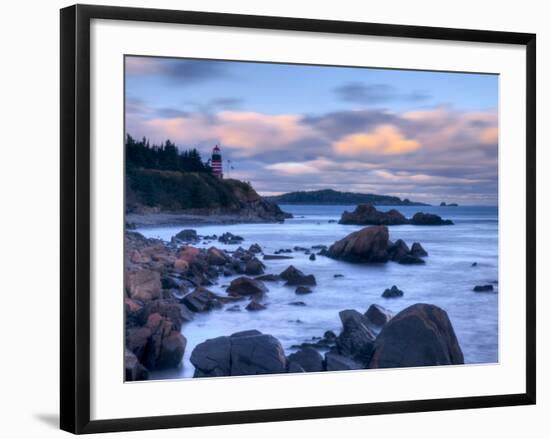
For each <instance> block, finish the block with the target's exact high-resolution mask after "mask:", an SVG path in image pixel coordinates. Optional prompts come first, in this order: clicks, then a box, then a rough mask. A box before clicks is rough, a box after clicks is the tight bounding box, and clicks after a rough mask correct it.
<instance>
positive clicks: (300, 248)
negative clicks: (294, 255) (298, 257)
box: [293, 245, 308, 252]
mask: <svg viewBox="0 0 550 439" xmlns="http://www.w3.org/2000/svg"><path fill="white" fill-rule="evenodd" d="M293 250H294V251H295V252H307V251H308V249H307V248H305V247H300V246H297V245H296V246H294V248H293Z"/></svg>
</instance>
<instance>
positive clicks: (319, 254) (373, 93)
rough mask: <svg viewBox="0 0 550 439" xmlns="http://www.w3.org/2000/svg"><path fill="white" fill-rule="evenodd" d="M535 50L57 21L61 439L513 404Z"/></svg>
mask: <svg viewBox="0 0 550 439" xmlns="http://www.w3.org/2000/svg"><path fill="white" fill-rule="evenodd" d="M535 324H536V323H535V35H533V34H526V33H511V32H497V31H483V30H464V29H444V28H429V27H419V26H402V25H389V24H373V23H359V22H341V21H328V20H327V21H326V20H311V19H303V18H289V17H263V16H246V15H233V14H219V13H208V12H185V11H173V10H155V9H134V8H118V7H103V6H80V5H77V6H72V7H68V8H65V9H62V10H61V428H62V429H64V430H67V431H70V432H73V433H95V432H107V431H124V430H142V429H154V428H170V427H189V426H205V425H218V424H235V423H248V422H267V421H282V420H300V419H312V418H322V417H344V416H362V415H372V414H385V413H402V412H420V411H434V410H449V409H463V408H481V407H495V406H506V405H524V404H534V403H535V393H536V391H535V387H536V386H535Z"/></svg>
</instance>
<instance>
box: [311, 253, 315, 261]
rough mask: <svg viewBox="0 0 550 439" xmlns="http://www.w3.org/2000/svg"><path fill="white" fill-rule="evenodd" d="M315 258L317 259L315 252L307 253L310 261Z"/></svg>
mask: <svg viewBox="0 0 550 439" xmlns="http://www.w3.org/2000/svg"><path fill="white" fill-rule="evenodd" d="M315 259H317V258H316V257H315V254H314V253H312V254H310V255H309V260H310V261H314V260H315Z"/></svg>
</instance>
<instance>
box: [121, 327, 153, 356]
mask: <svg viewBox="0 0 550 439" xmlns="http://www.w3.org/2000/svg"><path fill="white" fill-rule="evenodd" d="M151 334H152V332H151V330H150V329H149V328H147V327H145V326H141V327H135V328H130V329H128V331H127V333H126V347H127V348H128V349H130V351H132V352H133V353H134V354H135V355H136V356H137V358H143V357H144V355H145V348H146V347H147V342H148V341H149V337H151Z"/></svg>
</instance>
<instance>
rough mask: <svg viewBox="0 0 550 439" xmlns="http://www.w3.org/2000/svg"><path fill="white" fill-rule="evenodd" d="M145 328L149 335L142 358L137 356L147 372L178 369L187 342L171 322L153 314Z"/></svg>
mask: <svg viewBox="0 0 550 439" xmlns="http://www.w3.org/2000/svg"><path fill="white" fill-rule="evenodd" d="M145 328H147V329H149V330H150V331H151V335H150V337H149V339H148V340H147V348H146V349H145V352H144V353H143V355H142V357H139V356H138V358H139V359H140V361H141V362H142V364H143V365H144V366H145V367H146V368H147V369H149V370H155V369H170V368H174V367H178V366H179V365H180V363H181V359H182V358H183V353H184V351H185V346H186V344H187V340H186V339H185V337H184V336H183V335H182V334H181V333H180V332H179V330H176V329H175V328H174V325H173V323H172V321H171V320H170V319H168V318H166V317H163V316H161V315H160V314H158V313H154V314H151V315H150V316H149V318H148V319H147V323H146V324H145ZM134 353H135V352H134Z"/></svg>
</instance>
